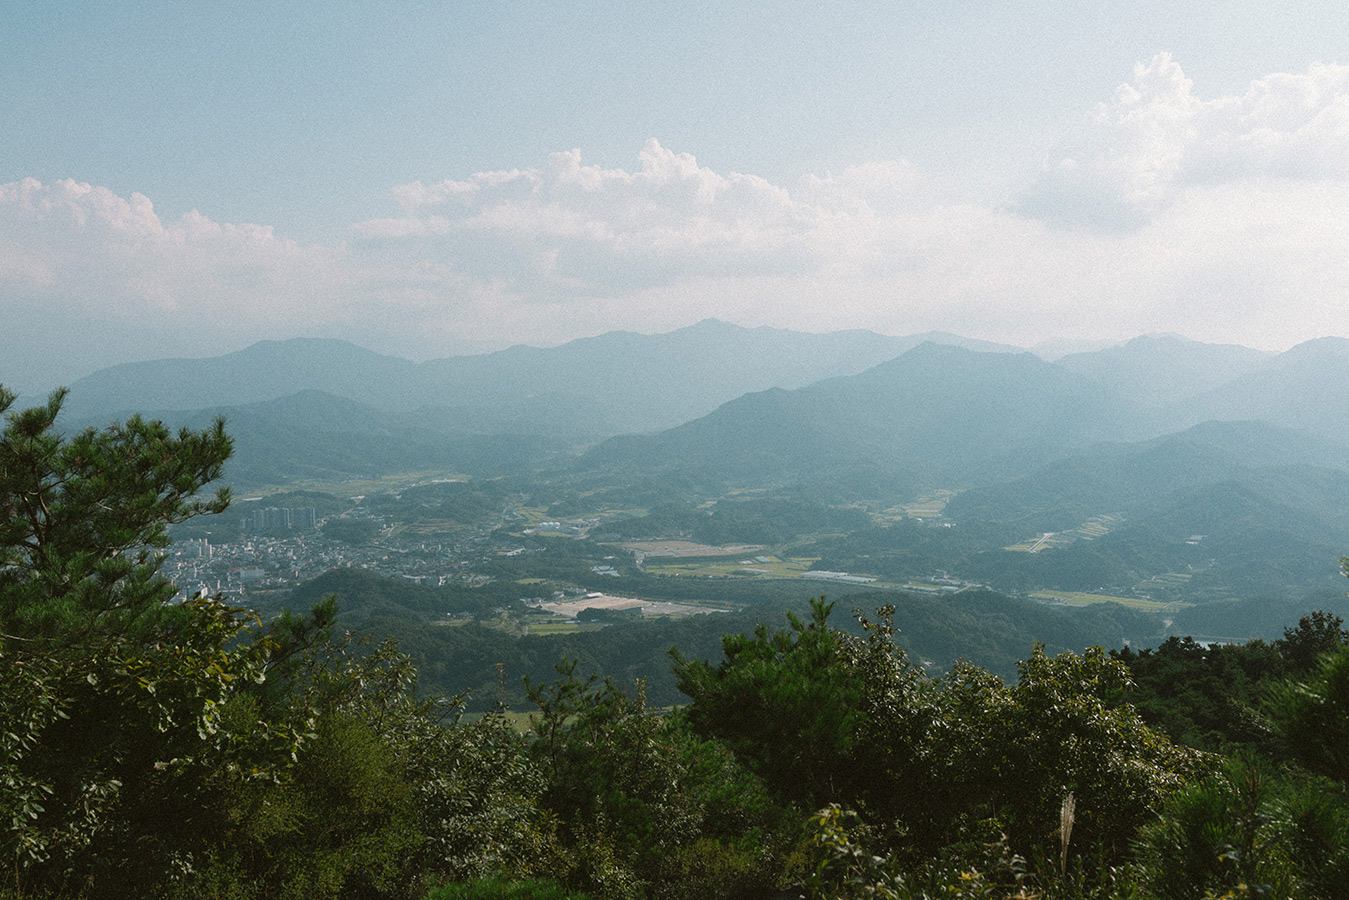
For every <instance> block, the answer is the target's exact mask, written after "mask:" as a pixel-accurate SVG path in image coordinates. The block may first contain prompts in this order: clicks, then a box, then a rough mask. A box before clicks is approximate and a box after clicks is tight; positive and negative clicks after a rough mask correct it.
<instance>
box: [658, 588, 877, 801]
mask: <svg viewBox="0 0 1349 900" xmlns="http://www.w3.org/2000/svg"><path fill="white" fill-rule="evenodd" d="M832 608H833V604H829V603H825V602H824V599H823V598H820V599H819V600H814V601H811V620H810V622H809V623H807V622H804V621H802V620H801V619H800V618H798V617H797V616H796V615H794V614H792V613H788V622H789V623H790V630H787V631H774V632H770V631H769V630H768V628H767V627H766V626H763V625H760V626H759V627H758V628H756V629H755V631H754V633H753V634H752V635H742V634H728V635H726V636H724V637H723V638H722V651H723V653H724V654H725V659H724V660H723V661H722V662H721V664H720V665H718V666H716V667H713V666H712V665H711V664H710V663H707V662H705V661H702V660H690V659H687V658H685V657H684V656H683V655H682V654H680V653H678V652H677V651H675V652H674V660H675V677H676V681H677V683H678V685H679V689H680V690H681V691H683V692H684V693H685V694H687V695H688V696H689V697H691V698H692V699H693V703H692V705H691V706H690V707H689V710H688V716H689V721H690V723H691V724H692V726H693V728H694V730H695V731H697V732H698V733H699V734H702V735H704V736H705V737H715V738H716V739H717V740H719V741H721V742H723V743H724V744H726V746H727V747H729V748H730V749H731V750H732V751H733V752H735V753H736V755H737V756H738V757H739V758H740V759H742V760H744V761H745V763H746V764H747V765H748V766H749V767H750V768H751V769H752V770H753V771H754V772H755V773H756V774H757V775H758V776H759V777H760V778H762V779H763V780H764V782H765V783H766V784H767V785H769V787H770V788H771V789H772V790H773V791H774V793H775V794H776V795H777V796H778V797H779V798H780V799H782V800H784V801H786V802H789V803H799V804H801V805H803V806H805V807H807V808H816V807H819V806H823V805H825V804H827V803H831V802H835V801H838V800H840V799H843V797H844V796H845V795H846V794H848V793H850V792H849V788H848V786H849V785H852V784H855V783H857V782H859V781H860V780H863V779H865V778H866V777H867V776H866V773H864V772H863V771H862V770H861V769H860V768H859V767H858V765H857V762H858V761H857V759H856V754H855V752H854V750H855V745H856V742H857V739H858V737H859V721H860V688H859V687H858V685H857V684H856V682H855V680H854V679H853V678H852V675H853V673H852V672H850V671H849V670H848V669H847V668H846V667H845V666H844V665H842V662H841V660H840V657H839V651H840V648H841V645H842V635H841V634H840V633H839V632H837V631H835V630H833V629H831V628H829V627H827V625H826V621H827V619H828V617H829V613H830V611H831V610H832Z"/></svg>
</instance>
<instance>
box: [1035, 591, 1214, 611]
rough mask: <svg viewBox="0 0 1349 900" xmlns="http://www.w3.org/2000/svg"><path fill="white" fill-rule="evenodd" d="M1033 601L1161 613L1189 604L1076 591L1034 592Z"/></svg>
mask: <svg viewBox="0 0 1349 900" xmlns="http://www.w3.org/2000/svg"><path fill="white" fill-rule="evenodd" d="M1030 597H1031V599H1032V600H1041V601H1045V602H1049V603H1061V604H1063V605H1064V606H1091V605H1092V604H1093V603H1118V604H1119V605H1120V606H1127V607H1129V608H1130V609H1139V610H1143V611H1144V612H1161V611H1162V610H1164V609H1179V608H1180V607H1182V606H1189V605H1190V604H1188V603H1163V602H1161V601H1160V600H1142V599H1139V598H1137V597H1112V596H1111V595H1109V594H1081V593H1077V592H1075V591H1033V592H1032V593H1031V595H1030Z"/></svg>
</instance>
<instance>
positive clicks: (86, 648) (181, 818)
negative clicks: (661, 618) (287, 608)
mask: <svg viewBox="0 0 1349 900" xmlns="http://www.w3.org/2000/svg"><path fill="white" fill-rule="evenodd" d="M63 397H64V393H63V392H56V393H54V394H53V395H52V397H51V398H50V399H49V401H48V402H47V403H46V404H45V405H43V406H39V407H37V408H35V409H29V410H25V411H22V412H10V407H11V405H12V404H13V402H14V397H13V395H12V394H10V393H8V392H4V391H3V390H2V389H0V413H3V414H7V424H6V425H5V427H4V429H3V431H2V432H0V514H2V518H0V896H10V894H8V893H6V892H10V891H12V892H14V893H13V895H14V896H21V897H25V898H27V897H43V896H51V897H88V898H101V897H109V898H113V897H117V898H120V897H128V896H139V897H210V896H218V897H224V896H228V897H231V898H237V900H245V898H268V897H306V898H320V897H357V896H359V897H390V898H392V897H408V896H412V895H414V894H415V893H417V891H418V890H419V887H420V885H421V883H422V882H423V880H424V879H425V878H426V877H427V876H428V875H434V874H437V873H439V874H441V875H443V876H447V877H455V876H463V875H468V874H477V875H482V874H488V873H494V872H506V873H508V874H528V873H529V872H530V870H531V869H532V868H533V867H534V866H538V865H545V866H546V865H547V864H548V860H549V859H551V856H550V853H549V849H548V848H549V846H550V841H551V830H552V825H551V820H550V819H549V818H548V816H547V815H546V813H545V812H544V811H543V810H542V809H541V807H540V806H539V805H538V803H537V802H536V800H537V794H538V791H540V790H541V789H542V782H541V780H540V779H539V778H538V776H537V774H535V773H534V771H533V770H532V769H531V768H530V765H529V763H528V760H527V758H526V757H525V752H524V746H523V743H522V742H521V741H520V739H519V738H518V737H517V736H516V735H514V733H513V732H511V731H510V730H509V729H508V728H506V727H504V725H503V724H502V723H501V722H500V721H489V722H486V723H484V724H478V725H474V726H465V727H455V728H447V727H444V726H445V725H447V724H451V725H452V724H454V722H453V721H450V722H448V723H447V722H446V719H447V717H448V718H450V719H453V717H454V716H455V715H456V714H457V709H458V706H457V705H456V704H454V703H452V702H451V703H448V704H445V703H438V702H435V701H424V700H418V699H417V698H416V697H415V693H414V685H415V676H416V671H415V668H414V667H413V666H412V664H411V662H410V660H409V659H408V658H407V657H406V656H404V655H403V654H401V653H399V652H398V651H397V648H396V647H394V646H393V645H392V644H390V643H385V644H382V645H378V646H374V647H371V646H363V645H362V644H361V643H360V642H356V641H353V640H352V639H351V638H350V637H342V636H337V635H334V634H333V631H334V628H333V626H334V620H335V615H336V607H335V604H333V603H332V602H325V603H321V604H319V605H318V606H317V607H315V609H314V610H313V611H312V613H311V614H310V615H308V616H300V617H296V616H289V615H285V616H282V617H281V618H280V619H278V620H276V621H274V622H273V623H271V625H270V626H269V627H266V628H264V627H262V626H261V624H260V623H259V622H258V621H257V620H256V617H255V616H253V615H251V614H249V613H246V612H244V611H242V610H237V609H233V608H231V607H230V606H228V605H227V604H225V603H224V602H222V601H221V600H220V599H219V598H208V597H203V598H194V599H190V600H187V601H185V602H173V598H174V594H175V589H174V587H173V585H171V584H170V583H169V582H168V580H167V579H166V578H164V577H163V576H162V575H161V573H160V563H161V556H160V552H159V551H160V549H161V548H162V547H164V546H165V545H166V544H167V542H168V535H167V527H168V526H169V525H171V524H173V523H175V522H179V521H182V520H183V519H185V518H187V517H189V516H193V515H197V514H200V513H210V512H219V511H220V510H223V509H224V508H225V505H226V504H227V503H228V501H229V493H228V491H225V490H221V491H217V492H216V493H215V494H214V495H213V496H209V497H206V498H202V497H199V496H198V495H199V494H200V493H201V492H202V491H203V489H204V488H205V486H206V485H207V484H208V483H209V482H210V481H212V480H213V479H215V478H217V477H218V476H219V475H220V473H221V470H222V467H223V465H224V463H225V461H226V459H227V458H228V457H229V454H230V449H231V447H230V440H229V438H228V437H227V436H226V434H225V432H224V428H223V424H222V423H221V422H216V423H215V425H214V426H213V427H211V428H209V429H206V430H204V431H200V432H193V431H180V432H178V433H176V434H174V433H171V432H170V431H169V430H168V429H167V428H165V427H164V426H163V425H162V424H160V423H157V422H148V421H145V420H142V419H140V418H132V419H129V420H128V421H127V422H126V423H124V424H115V425H113V426H111V427H109V428H106V429H103V430H101V431H99V430H93V429H90V430H87V431H83V432H81V433H79V434H75V435H72V436H68V437H67V436H63V435H61V434H60V433H59V432H58V430H57V428H56V419H57V416H58V414H59V412H60V407H61V401H62V399H63Z"/></svg>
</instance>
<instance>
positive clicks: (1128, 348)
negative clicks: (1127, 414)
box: [1055, 334, 1272, 407]
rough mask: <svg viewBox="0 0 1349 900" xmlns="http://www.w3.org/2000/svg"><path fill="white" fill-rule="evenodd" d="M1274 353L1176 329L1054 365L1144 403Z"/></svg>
mask: <svg viewBox="0 0 1349 900" xmlns="http://www.w3.org/2000/svg"><path fill="white" fill-rule="evenodd" d="M1271 356H1272V354H1269V353H1262V352H1260V351H1259V350H1252V349H1251V348H1249V347H1240V346H1237V345H1235V344H1205V343H1201V342H1199V341H1191V340H1188V339H1186V338H1183V337H1180V336H1178V335H1174V334H1147V335H1141V336H1139V337H1136V338H1134V339H1133V340H1130V341H1127V342H1125V343H1123V344H1120V345H1119V346H1117V347H1108V348H1106V349H1104V350H1097V351H1093V352H1090V353H1072V354H1069V355H1067V356H1063V357H1061V358H1059V359H1058V360H1056V362H1055V364H1056V365H1058V366H1061V367H1063V368H1065V369H1068V370H1069V371H1072V372H1075V373H1077V374H1079V375H1083V376H1086V377H1087V378H1090V379H1092V380H1093V381H1096V382H1097V383H1099V384H1100V385H1102V386H1103V387H1105V388H1106V389H1107V390H1109V391H1110V392H1111V393H1112V394H1114V395H1116V396H1118V397H1119V398H1120V399H1122V400H1126V401H1128V402H1130V403H1135V404H1138V405H1140V406H1143V407H1151V406H1161V405H1165V404H1168V403H1174V402H1176V401H1178V400H1181V399H1184V398H1186V397H1191V396H1194V395H1196V394H1201V393H1203V392H1205V391H1208V390H1212V389H1214V388H1217V387H1219V386H1221V385H1223V384H1226V383H1227V382H1229V381H1231V380H1233V379H1234V378H1238V377H1240V376H1242V375H1245V374H1246V373H1248V372H1252V371H1255V370H1256V369H1258V368H1259V367H1260V366H1261V365H1262V364H1263V363H1265V362H1266V361H1267V360H1268V359H1269V358H1270V357H1271Z"/></svg>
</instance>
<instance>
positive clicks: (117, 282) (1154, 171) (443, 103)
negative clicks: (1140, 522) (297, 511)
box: [0, 0, 1349, 385]
mask: <svg viewBox="0 0 1349 900" xmlns="http://www.w3.org/2000/svg"><path fill="white" fill-rule="evenodd" d="M0 15H2V16H3V24H4V31H5V33H6V37H7V39H6V41H5V45H4V46H5V49H4V51H3V52H0V86H3V90H0V314H3V316H4V319H5V320H6V321H7V322H8V325H7V326H6V327H5V328H3V329H0V378H2V379H6V383H9V384H19V385H24V384H30V385H38V384H46V383H49V382H51V381H52V380H62V379H69V378H72V377H76V376H78V375H80V374H83V373H85V372H87V371H90V370H92V369H93V368H97V367H98V366H101V365H106V364H109V363H113V362H118V361H123V360H129V359H139V358H145V357H153V356H203V355H211V354H214V353H217V352H223V351H227V350H233V349H237V348H239V347H242V346H245V345H247V344H248V343H251V342H252V341H255V340H259V339H263V338H287V337H293V336H299V335H313V336H332V337H341V338H345V339H348V340H353V341H355V342H357V343H361V344H363V345H365V346H369V347H371V348H372V349H376V350H380V351H383V352H390V353H397V354H400V355H405V356H409V357H412V358H427V357H434V356H444V355H450V354H452V353H456V352H463V351H466V350H470V349H475V348H488V347H497V346H503V345H506V344H509V343H513V342H529V343H539V344H546V343H557V342H560V341H564V340H568V339H571V338H574V337H579V336H583V335H588V334H595V333H599V332H602V331H605V330H610V329H613V328H626V329H631V330H636V331H646V332H652V331H664V330H668V329H671V328H676V327H680V326H682V325H686V324H690V323H692V322H695V321H697V320H699V319H701V318H704V317H707V316H717V317H719V318H723V319H726V320H729V321H733V322H737V323H740V324H744V325H773V326H778V327H786V328H797V329H802V330H812V331H824V330H831V329H834V328H852V327H860V328H871V329H874V330H877V331H882V332H886V333H892V334H903V333H914V332H919V331H925V330H930V329H945V330H950V331H956V332H960V333H963V334H967V335H970V336H974V337H983V338H988V339H993V340H1004V341H1008V342H1011V343H1018V344H1022V345H1029V344H1033V343H1035V342H1036V341H1038V340H1042V339H1046V338H1051V337H1069V338H1080V339H1122V338H1127V337H1129V336H1132V335H1133V334H1138V333H1143V332H1152V331H1174V332H1178V333H1181V334H1185V335H1188V336H1190V337H1193V338H1195V339H1200V340H1207V341H1223V342H1236V343H1244V344H1248V345H1251V346H1260V347H1263V348H1267V349H1283V348H1284V347H1287V346H1291V345H1292V344H1294V343H1297V342H1298V341H1301V340H1306V339H1309V338H1312V337H1316V336H1320V335H1324V334H1340V335H1349V252H1347V251H1349V224H1346V223H1349V69H1345V68H1343V66H1346V65H1349V59H1346V58H1345V51H1344V50H1343V49H1342V48H1345V47H1349V41H1347V40H1346V39H1349V13H1346V12H1345V11H1343V8H1342V6H1341V5H1339V4H1331V3H1323V4H1316V3H1299V4H1275V3H1263V4H1255V3H1221V4H1220V3H1202V2H1201V3H1189V4H1171V3H1160V2H1152V3H1147V2H1144V3H1135V4H1131V5H1127V6H1126V5H1124V4H1118V3H1104V2H1090V0H1087V2H1076V3H1065V2H1054V3H1050V2H1028V3H1011V2H1006V3H994V2H965V3H960V2H950V3H939V2H933V3H923V4H896V3H837V4H819V3H813V4H805V3H790V2H779V3H739V4H737V3H724V2H723V3H679V4H675V3H642V4H617V3H570V4H560V3H541V2H517V3H465V2H460V3H416V2H405V3H387V2H381V3H373V2H371V3H354V2H347V3H343V2H327V3H303V2H295V3H285V4H277V3H229V2H215V3H194V2H173V3H168V2H165V3H135V2H131V3H125V4H112V3H60V2H50V0H46V2H39V3H24V2H18V0H11V2H10V3H8V4H6V7H5V12H4V13H3V14H0Z"/></svg>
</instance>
